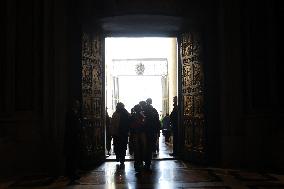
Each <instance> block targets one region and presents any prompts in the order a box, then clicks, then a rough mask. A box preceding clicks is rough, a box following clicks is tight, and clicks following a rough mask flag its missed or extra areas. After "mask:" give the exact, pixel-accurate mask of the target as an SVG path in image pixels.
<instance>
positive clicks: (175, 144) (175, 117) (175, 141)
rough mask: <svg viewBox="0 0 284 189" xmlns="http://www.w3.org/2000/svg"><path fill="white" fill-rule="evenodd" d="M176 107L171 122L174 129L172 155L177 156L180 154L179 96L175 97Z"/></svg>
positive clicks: (171, 115)
mask: <svg viewBox="0 0 284 189" xmlns="http://www.w3.org/2000/svg"><path fill="white" fill-rule="evenodd" d="M173 103H174V104H173V105H174V108H173V110H172V112H171V114H170V122H171V126H172V131H173V153H171V154H170V155H171V156H176V155H177V154H178V107H177V97H176V96H175V97H174V98H173Z"/></svg>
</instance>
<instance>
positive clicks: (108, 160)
mask: <svg viewBox="0 0 284 189" xmlns="http://www.w3.org/2000/svg"><path fill="white" fill-rule="evenodd" d="M167 160H178V158H175V157H172V158H154V159H152V161H167ZM105 161H106V162H115V161H116V160H115V159H106V160H105ZM125 161H134V159H133V158H129V159H125Z"/></svg>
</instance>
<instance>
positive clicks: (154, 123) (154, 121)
mask: <svg viewBox="0 0 284 189" xmlns="http://www.w3.org/2000/svg"><path fill="white" fill-rule="evenodd" d="M146 104H147V105H146V108H147V109H148V110H149V112H150V114H151V117H150V123H151V127H153V141H152V154H153V155H154V156H157V153H159V136H160V130H161V122H160V119H159V113H158V111H157V110H156V108H154V107H153V106H152V99H151V98H147V100H146ZM148 120H149V119H148Z"/></svg>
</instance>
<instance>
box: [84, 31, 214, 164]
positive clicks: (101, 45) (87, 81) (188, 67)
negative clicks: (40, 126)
mask: <svg viewBox="0 0 284 189" xmlns="http://www.w3.org/2000/svg"><path fill="white" fill-rule="evenodd" d="M175 36H176V38H172V40H174V41H175V42H174V43H173V44H174V46H175V48H176V50H175V51H171V52H172V54H174V55H175V56H172V57H174V58H172V59H173V60H174V61H173V62H175V64H171V63H168V70H171V71H170V72H168V75H167V76H168V78H167V79H166V80H164V81H168V83H169V84H168V86H169V89H168V90H169V93H168V96H166V95H165V96H163V95H162V96H163V98H162V99H167V100H165V101H163V102H162V104H165V105H166V106H165V107H169V110H168V111H169V112H170V111H171V108H172V107H171V106H172V103H171V99H172V97H173V96H177V97H178V106H179V107H178V117H179V118H178V132H177V136H178V137H176V138H177V139H178V141H177V144H178V146H177V147H178V149H177V151H178V156H179V157H180V158H182V159H184V160H189V161H192V162H197V163H204V162H206V161H207V155H208V152H207V151H208V148H207V141H208V140H207V127H206V125H205V114H204V73H203V65H204V60H203V56H204V55H203V48H202V47H203V46H204V44H203V42H204V41H203V40H202V39H203V37H202V35H201V33H200V32H185V33H181V34H176V35H175ZM139 39H142V41H143V42H145V41H147V38H146V37H145V38H142V37H140V38H139ZM149 39H153V38H149ZM105 40H106V38H105V36H104V35H103V33H102V32H100V31H97V32H92V33H83V35H82V83H81V87H82V105H83V107H82V113H83V116H84V121H83V124H82V150H81V151H82V159H83V160H82V161H83V162H84V164H86V166H88V165H90V164H97V163H98V162H102V161H105V159H106V152H105V151H106V147H105V145H106V143H105V121H106V120H105V115H106V114H105V112H106V107H107V106H108V105H107V104H108V102H109V101H110V102H111V104H113V103H112V101H113V99H114V101H115V100H116V101H118V100H119V98H118V97H119V94H118V92H119V90H113V91H116V92H115V93H112V92H110V91H112V88H114V87H113V86H112V85H110V82H111V81H112V82H116V83H117V84H116V85H115V86H118V84H119V82H118V80H117V79H112V80H110V81H108V80H106V78H113V77H109V76H108V75H107V74H108V73H106V72H105V69H108V68H111V66H110V65H108V64H107V62H108V61H109V60H108V57H110V56H105V54H104V52H105V51H106V48H105ZM177 41H178V42H177ZM123 44H126V43H123ZM134 44H138V43H133V44H132V45H128V47H131V49H135V51H133V53H129V51H126V52H128V54H129V55H134V54H135V53H138V54H142V53H140V52H145V51H150V50H149V49H151V51H150V52H151V53H152V52H155V50H157V49H161V48H159V47H156V48H154V49H153V48H152V47H155V44H159V43H157V42H156V43H153V44H152V45H149V44H148V46H147V45H145V47H147V48H146V49H145V50H141V49H139V48H141V47H142V46H143V45H140V46H138V48H137V49H139V50H137V49H136V48H134ZM177 44H178V45H177ZM177 46H178V47H177ZM117 49H125V48H116V49H114V50H112V51H110V54H115V53H117V52H119V51H118V50H117ZM177 49H178V53H177ZM162 52H165V51H162ZM122 54H123V53H120V54H119V55H122ZM152 54H153V57H152V59H153V58H154V59H155V60H157V58H161V57H155V56H154V55H157V54H158V53H152ZM169 54H171V53H169ZM117 59H118V60H119V59H120V60H131V59H135V61H136V64H134V65H137V66H134V67H135V68H137V67H138V68H139V69H138V70H137V71H139V72H141V71H142V70H143V69H142V68H143V67H144V66H145V64H146V62H147V61H144V60H143V59H145V60H148V59H147V58H145V57H137V56H136V57H133V56H132V57H128V58H125V57H118V58H117ZM113 60H114V58H113V59H111V62H112V61H113ZM137 60H139V61H142V62H137ZM177 60H178V63H177ZM168 61H169V59H168ZM126 62H127V61H126ZM140 63H141V64H142V65H144V66H141V64H140ZM132 65H133V64H132ZM150 65H153V64H150ZM171 66H175V68H174V67H171ZM119 68H121V69H122V70H124V69H123V68H124V67H123V66H120V67H119ZM144 68H145V69H146V67H144ZM157 70H158V71H160V69H157ZM132 71H133V70H132ZM144 71H145V70H144ZM134 72H135V71H134ZM177 72H178V74H177ZM136 74H137V73H136ZM173 75H174V76H173ZM177 75H178V80H177ZM170 77H171V78H172V79H170ZM114 78H115V77H114ZM108 86H112V87H111V89H110V90H105V89H107V88H108ZM170 86H176V87H172V88H171V87H170ZM177 86H178V87H177ZM177 88H178V91H177ZM163 89H166V87H164V88H163ZM171 89H173V90H172V91H174V90H176V91H175V92H170V91H171ZM113 94H114V95H113ZM162 94H167V93H162ZM176 94H178V95H176ZM109 95H110V96H111V99H112V100H107V97H108V96H109ZM171 95H172V96H171ZM112 96H113V97H114V98H112ZM164 97H165V98H164ZM143 100H145V99H143ZM109 114H110V115H111V114H112V112H109Z"/></svg>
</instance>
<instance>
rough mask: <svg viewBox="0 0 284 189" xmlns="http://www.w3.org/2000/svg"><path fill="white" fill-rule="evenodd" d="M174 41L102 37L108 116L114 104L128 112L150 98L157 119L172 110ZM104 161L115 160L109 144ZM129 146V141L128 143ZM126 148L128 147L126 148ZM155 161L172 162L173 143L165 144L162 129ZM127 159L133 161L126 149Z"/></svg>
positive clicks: (175, 91) (158, 38)
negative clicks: (170, 154) (121, 106)
mask: <svg viewBox="0 0 284 189" xmlns="http://www.w3.org/2000/svg"><path fill="white" fill-rule="evenodd" d="M177 93H178V90H177V39H176V38H173V37H172V38H169V37H138V38H137V37H135V38H134V37H108V38H105V104H106V109H107V113H108V115H109V116H110V117H111V116H112V114H113V112H114V111H115V107H116V104H117V103H118V102H122V103H124V105H125V108H126V109H127V111H128V112H129V113H130V112H131V109H132V108H133V107H134V105H136V104H138V103H139V101H144V100H146V99H147V98H152V100H153V104H152V105H153V107H154V108H156V109H157V111H158V113H159V118H160V120H162V119H163V117H164V116H165V115H166V114H169V113H170V112H171V110H172V109H173V106H172V99H173V97H174V96H177ZM107 140H109V137H108V131H107V130H106V159H107V160H110V161H111V160H115V154H114V152H113V145H112V141H111V145H110V147H111V150H110V154H109V153H108V149H107V148H109V147H108V146H109V145H108V143H109V142H108V141H107ZM129 145H131V142H129ZM129 145H128V147H129ZM158 146H159V153H158V154H157V156H155V158H156V159H171V158H172V157H171V156H169V153H171V152H172V140H170V142H165V137H164V135H163V132H162V130H161V133H160V137H159V141H158ZM126 159H133V157H132V153H131V150H130V151H129V148H128V150H127V157H126Z"/></svg>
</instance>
